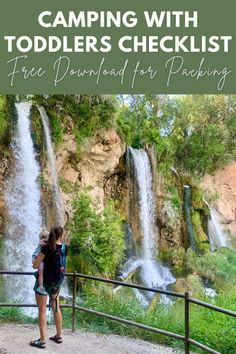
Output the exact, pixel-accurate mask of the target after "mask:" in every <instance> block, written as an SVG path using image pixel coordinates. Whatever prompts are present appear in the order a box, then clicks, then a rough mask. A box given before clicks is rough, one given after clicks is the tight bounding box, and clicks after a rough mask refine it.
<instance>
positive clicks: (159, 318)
mask: <svg viewBox="0 0 236 354" xmlns="http://www.w3.org/2000/svg"><path fill="white" fill-rule="evenodd" d="M91 289H92V290H91V292H90V293H84V292H83V293H79V305H80V306H83V307H86V308H90V309H93V310H97V311H100V312H103V313H107V314H110V315H113V316H118V317H121V318H126V319H129V320H132V321H135V322H139V323H143V324H145V325H148V326H152V327H156V328H159V329H163V330H166V331H170V332H174V333H178V334H182V335H184V302H183V300H182V299H179V300H176V301H175V303H174V304H173V306H163V305H161V304H157V305H156V306H155V307H154V308H153V309H152V311H151V312H149V313H147V312H146V311H145V309H144V308H143V307H142V306H141V305H140V303H139V302H138V301H137V299H136V297H135V295H134V292H133V291H132V290H131V289H124V288H122V289H121V290H119V291H118V292H117V293H116V294H113V291H112V289H113V288H112V286H109V285H105V284H103V285H99V283H96V284H94V285H93V287H92V288H91ZM203 300H207V301H208V302H211V303H213V304H215V305H217V306H220V304H223V307H225V308H228V309H231V310H232V311H235V310H236V302H235V300H236V293H235V292H233V291H230V292H229V293H228V294H227V295H219V296H218V297H216V299H215V300H212V299H210V298H206V297H203ZM63 320H64V323H65V324H66V326H71V312H70V311H66V310H64V311H63ZM77 326H78V328H81V327H82V328H86V329H88V330H92V331H96V332H97V331H99V332H100V333H105V334H109V333H117V334H121V335H125V336H132V337H135V338H143V339H145V340H151V341H153V342H158V343H163V344H167V345H172V346H175V347H179V348H183V343H182V342H181V341H177V340H176V339H173V338H170V337H166V336H162V335H159V334H156V333H153V332H150V331H145V330H141V329H138V328H136V327H133V326H128V325H125V324H121V323H118V322H115V321H111V320H108V319H104V318H102V317H99V316H95V315H91V314H88V313H85V312H81V313H80V315H79V316H77ZM234 334H235V319H234V318H233V317H230V316H225V315H223V314H220V313H217V312H215V311H213V310H210V309H207V308H204V307H201V306H197V305H194V304H190V335H191V338H193V339H195V340H197V341H199V342H201V343H203V344H205V345H208V346H210V347H212V348H214V349H215V350H217V351H219V352H221V353H224V354H226V353H233V352H234V348H235V335H234ZM191 350H193V351H194V352H201V351H200V350H199V349H198V348H196V347H194V346H192V347H191Z"/></svg>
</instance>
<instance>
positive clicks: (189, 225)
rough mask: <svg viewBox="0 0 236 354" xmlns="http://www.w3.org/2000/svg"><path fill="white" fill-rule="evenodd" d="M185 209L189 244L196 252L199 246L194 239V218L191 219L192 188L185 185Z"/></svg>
mask: <svg viewBox="0 0 236 354" xmlns="http://www.w3.org/2000/svg"><path fill="white" fill-rule="evenodd" d="M184 197H185V198H184V208H185V212H186V216H187V220H186V226H187V231H188V236H189V244H190V247H191V248H192V249H193V250H195V251H196V249H197V245H196V241H195V237H194V230H193V224H192V218H191V188H190V186H187V185H185V186H184Z"/></svg>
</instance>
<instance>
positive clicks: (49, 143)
mask: <svg viewBox="0 0 236 354" xmlns="http://www.w3.org/2000/svg"><path fill="white" fill-rule="evenodd" d="M38 110H39V112H40V115H41V117H42V121H43V128H44V134H45V138H46V144H47V153H48V159H49V162H50V165H51V169H52V180H53V194H54V199H55V204H56V213H57V222H58V224H59V225H61V226H64V218H63V204H62V200H61V193H60V189H59V186H58V178H57V172H56V164H55V157H54V152H53V148H52V139H51V133H50V130H49V121H48V116H47V114H46V112H45V109H44V108H43V107H38Z"/></svg>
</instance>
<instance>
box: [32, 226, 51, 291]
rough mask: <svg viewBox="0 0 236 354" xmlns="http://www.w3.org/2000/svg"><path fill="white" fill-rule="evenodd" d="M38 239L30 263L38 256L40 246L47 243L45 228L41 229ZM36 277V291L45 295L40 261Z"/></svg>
mask: <svg viewBox="0 0 236 354" xmlns="http://www.w3.org/2000/svg"><path fill="white" fill-rule="evenodd" d="M39 240H40V241H39V244H38V246H37V247H36V248H35V250H34V253H33V254H32V263H33V262H34V261H35V259H36V258H37V257H38V255H39V253H40V252H41V249H42V247H43V246H45V245H47V242H48V231H47V230H46V229H43V231H41V232H40V234H39ZM36 277H38V283H39V286H38V287H37V289H36V293H38V294H41V295H47V292H46V290H45V287H44V286H43V262H41V263H40V265H39V267H38V272H36Z"/></svg>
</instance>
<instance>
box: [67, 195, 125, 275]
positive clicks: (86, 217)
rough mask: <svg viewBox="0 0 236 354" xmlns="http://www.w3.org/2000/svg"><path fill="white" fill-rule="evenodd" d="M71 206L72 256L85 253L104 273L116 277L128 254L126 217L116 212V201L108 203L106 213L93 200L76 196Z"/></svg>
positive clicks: (83, 196) (85, 196) (86, 196)
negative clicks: (126, 247)
mask: <svg viewBox="0 0 236 354" xmlns="http://www.w3.org/2000/svg"><path fill="white" fill-rule="evenodd" d="M71 205H72V208H73V211H74V215H73V222H72V223H71V225H70V226H69V229H70V231H71V234H72V236H71V249H72V253H73V254H78V253H80V252H81V251H83V252H84V253H86V254H87V256H88V257H89V259H90V260H92V262H93V263H94V264H95V265H96V266H97V267H98V269H99V270H100V271H101V272H102V273H104V274H106V275H109V276H112V275H114V274H115V272H116V268H117V266H118V265H119V264H120V263H121V261H122V258H123V256H124V250H125V241H124V231H123V228H122V222H123V217H122V216H121V215H120V214H119V213H118V212H117V211H116V210H115V205H114V201H113V200H108V201H107V203H106V205H105V208H104V210H103V211H99V209H98V204H97V203H95V202H94V201H93V200H92V198H91V197H89V196H88V195H87V194H84V193H77V194H75V195H74V196H73V200H72V203H71Z"/></svg>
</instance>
